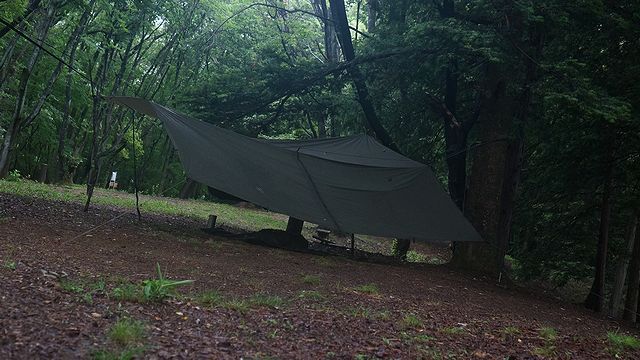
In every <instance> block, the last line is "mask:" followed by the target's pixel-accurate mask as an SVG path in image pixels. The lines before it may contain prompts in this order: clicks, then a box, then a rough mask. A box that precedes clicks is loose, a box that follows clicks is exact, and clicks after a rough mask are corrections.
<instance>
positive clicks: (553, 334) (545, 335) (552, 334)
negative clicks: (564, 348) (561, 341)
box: [538, 327, 558, 342]
mask: <svg viewBox="0 0 640 360" xmlns="http://www.w3.org/2000/svg"><path fill="white" fill-rule="evenodd" d="M538 335H540V338H541V339H543V340H544V341H546V342H554V341H556V339H557V338H558V332H557V331H556V329H554V328H552V327H543V328H541V329H540V330H538Z"/></svg>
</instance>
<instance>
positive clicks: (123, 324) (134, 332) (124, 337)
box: [109, 318, 145, 347]
mask: <svg viewBox="0 0 640 360" xmlns="http://www.w3.org/2000/svg"><path fill="white" fill-rule="evenodd" d="M144 335H145V330H144V324H143V323H142V322H140V321H137V320H132V319H128V318H121V319H118V321H117V322H116V323H115V324H114V325H113V327H112V328H111V330H109V339H110V340H111V341H113V342H114V343H116V344H117V345H120V346H127V347H128V346H133V345H137V344H140V343H142V341H143V339H144Z"/></svg>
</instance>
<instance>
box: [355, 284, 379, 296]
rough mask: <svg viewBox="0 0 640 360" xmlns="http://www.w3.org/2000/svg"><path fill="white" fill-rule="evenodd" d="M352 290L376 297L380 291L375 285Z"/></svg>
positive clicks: (365, 285)
mask: <svg viewBox="0 0 640 360" xmlns="http://www.w3.org/2000/svg"><path fill="white" fill-rule="evenodd" d="M353 290H355V291H357V292H360V293H364V294H371V295H377V294H379V293H380V290H379V289H378V287H377V286H376V285H375V284H364V285H360V286H356V287H354V288H353Z"/></svg>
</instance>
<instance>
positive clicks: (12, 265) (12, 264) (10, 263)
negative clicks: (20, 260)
mask: <svg viewBox="0 0 640 360" xmlns="http://www.w3.org/2000/svg"><path fill="white" fill-rule="evenodd" d="M2 267H3V268H5V269H9V270H11V271H13V270H15V269H16V262H15V261H9V260H7V261H5V262H3V263H2Z"/></svg>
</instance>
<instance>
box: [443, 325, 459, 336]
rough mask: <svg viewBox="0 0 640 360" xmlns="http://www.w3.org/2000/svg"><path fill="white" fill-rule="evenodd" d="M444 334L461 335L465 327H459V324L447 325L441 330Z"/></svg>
mask: <svg viewBox="0 0 640 360" xmlns="http://www.w3.org/2000/svg"><path fill="white" fill-rule="evenodd" d="M440 331H441V332H442V333H443V334H448V335H460V334H462V333H464V328H461V327H457V326H452V327H446V328H444V329H442V330H440Z"/></svg>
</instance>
